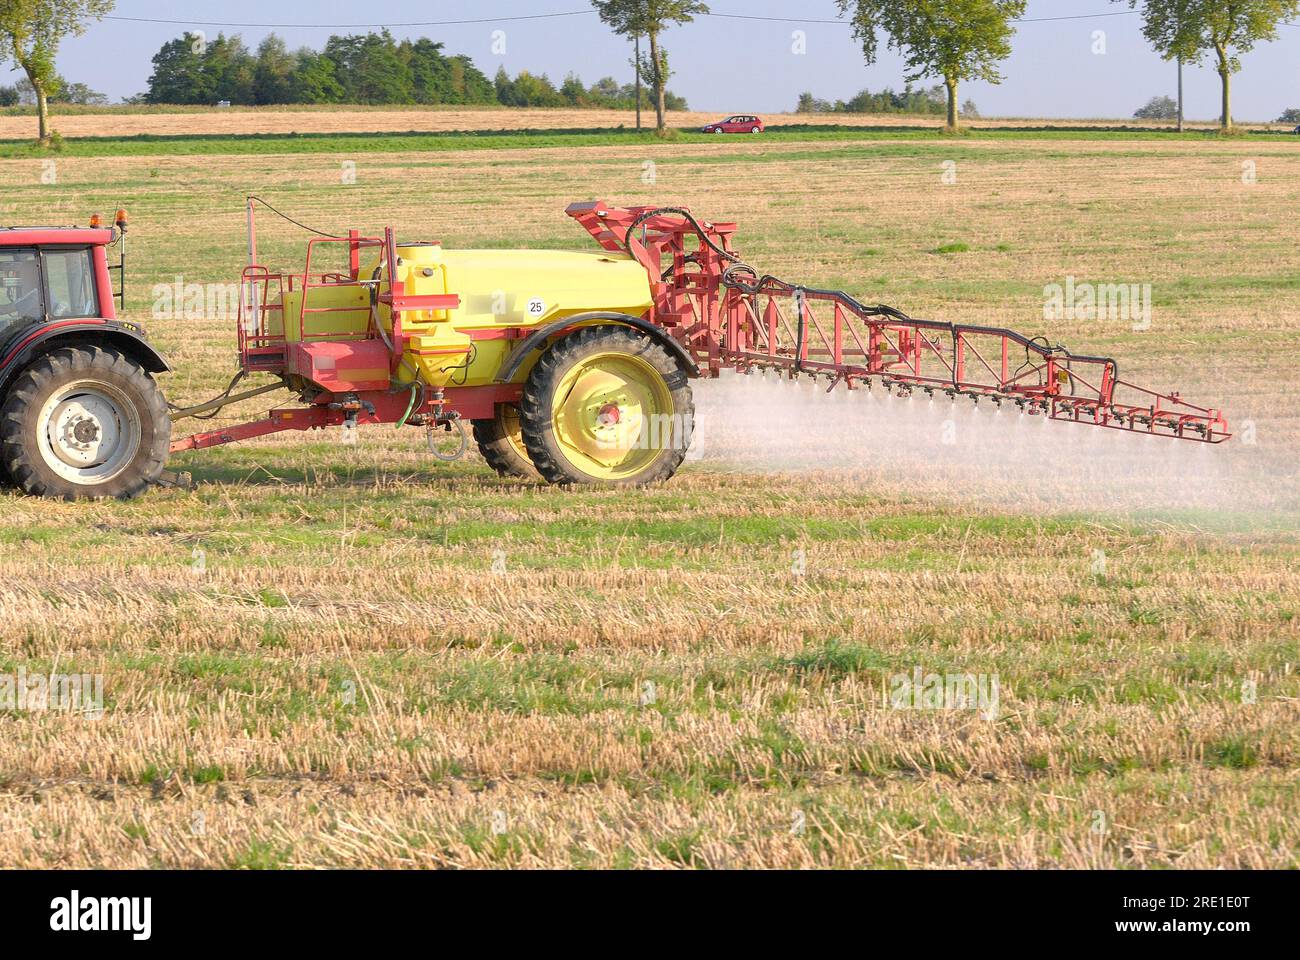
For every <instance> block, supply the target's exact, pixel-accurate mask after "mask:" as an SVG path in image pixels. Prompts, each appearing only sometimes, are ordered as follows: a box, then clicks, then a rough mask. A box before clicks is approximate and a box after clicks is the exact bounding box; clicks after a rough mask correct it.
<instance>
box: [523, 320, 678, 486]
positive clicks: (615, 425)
mask: <svg viewBox="0 0 1300 960" xmlns="http://www.w3.org/2000/svg"><path fill="white" fill-rule="evenodd" d="M519 409H520V416H521V419H522V423H523V433H524V443H525V444H526V445H527V447H528V454H529V456H530V457H531V459H532V461H533V465H534V466H535V467H536V468H537V472H538V473H540V474H541V475H542V477H543V479H545V480H546V481H547V482H548V483H557V484H589V483H595V484H604V485H610V486H644V485H647V484H652V483H660V482H662V481H665V480H667V479H669V478H670V477H671V476H672V475H673V474H674V473H676V472H677V468H678V467H680V466H681V464H682V461H683V460H684V459H685V458H686V451H687V448H688V447H689V446H690V440H691V434H692V432H693V431H694V429H695V401H694V398H693V396H692V393H691V384H690V377H689V375H688V373H687V371H686V370H685V368H684V367H683V365H682V364H681V362H680V361H679V360H678V358H677V357H675V356H674V355H673V354H671V353H669V352H668V350H666V349H665V348H664V347H663V345H662V344H660V343H659V342H658V341H656V340H655V339H654V338H652V337H650V336H647V335H646V334H644V333H642V332H640V331H639V330H633V329H631V328H629V327H622V326H612V325H611V326H596V327H583V328H582V329H580V330H577V331H575V332H573V333H571V334H569V335H568V336H566V337H564V338H563V339H562V340H559V341H557V342H556V343H555V344H553V345H552V346H551V347H550V348H549V349H548V350H547V351H546V352H545V353H543V354H542V356H541V357H540V358H539V359H538V361H537V363H536V365H535V366H534V367H533V369H532V372H531V374H530V375H529V377H528V382H527V383H526V384H525V385H524V395H523V400H522V402H521V403H520V407H519Z"/></svg>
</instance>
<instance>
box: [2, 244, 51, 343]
mask: <svg viewBox="0 0 1300 960" xmlns="http://www.w3.org/2000/svg"><path fill="white" fill-rule="evenodd" d="M44 319H45V301H44V297H43V296H42V291H41V262H40V257H39V255H38V254H37V253H36V251H35V250H0V338H3V336H4V334H6V333H8V332H9V331H10V330H13V329H16V328H18V327H24V326H26V325H28V324H30V323H37V322H39V321H41V320H44Z"/></svg>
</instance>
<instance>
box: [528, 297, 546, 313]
mask: <svg viewBox="0 0 1300 960" xmlns="http://www.w3.org/2000/svg"><path fill="white" fill-rule="evenodd" d="M545 312H546V301H545V300H543V299H542V298H541V297H533V299H531V300H529V301H528V315H529V316H530V317H540V316H541V315H542V314H544V313H545Z"/></svg>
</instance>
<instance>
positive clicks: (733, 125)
mask: <svg viewBox="0 0 1300 960" xmlns="http://www.w3.org/2000/svg"><path fill="white" fill-rule="evenodd" d="M765 129H767V128H766V125H765V124H764V123H763V120H762V118H761V117H755V116H752V115H749V114H737V115H736V116H734V117H727V119H726V120H719V121H718V122H717V123H710V124H709V125H708V126H706V127H703V128H702V131H703V132H704V133H762V132H763V131H764V130H765Z"/></svg>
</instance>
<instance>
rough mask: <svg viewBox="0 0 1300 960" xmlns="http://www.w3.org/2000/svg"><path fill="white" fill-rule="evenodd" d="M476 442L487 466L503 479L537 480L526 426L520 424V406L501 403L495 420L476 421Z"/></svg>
mask: <svg viewBox="0 0 1300 960" xmlns="http://www.w3.org/2000/svg"><path fill="white" fill-rule="evenodd" d="M474 441H475V442H476V443H477V444H478V452H479V453H480V454H482V456H483V459H484V460H486V461H487V465H488V466H489V467H491V468H492V469H493V470H495V471H496V472H497V473H499V474H500V475H501V476H503V477H518V478H519V479H520V480H536V479H537V468H536V467H534V466H533V461H532V460H530V459H529V458H528V448H527V447H526V446H525V445H524V432H523V427H522V426H521V424H520V421H519V407H517V406H516V405H515V404H513V403H498V404H497V406H496V414H495V415H494V416H493V417H491V418H490V419H487V420H475V421H474Z"/></svg>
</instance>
